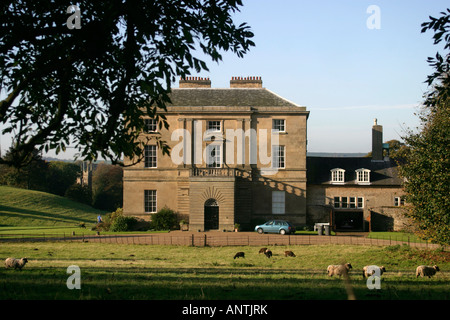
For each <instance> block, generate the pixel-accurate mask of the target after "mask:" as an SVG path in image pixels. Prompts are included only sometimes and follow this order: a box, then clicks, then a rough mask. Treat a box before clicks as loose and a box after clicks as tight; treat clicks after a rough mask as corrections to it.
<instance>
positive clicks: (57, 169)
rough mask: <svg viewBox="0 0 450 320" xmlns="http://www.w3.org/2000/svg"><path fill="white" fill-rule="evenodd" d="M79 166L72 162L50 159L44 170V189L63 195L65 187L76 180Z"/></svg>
mask: <svg viewBox="0 0 450 320" xmlns="http://www.w3.org/2000/svg"><path fill="white" fill-rule="evenodd" d="M79 174H80V166H79V165H78V164H76V163H72V162H64V161H51V162H50V163H49V165H48V170H47V172H46V179H45V181H46V191H47V192H50V193H53V194H57V195H59V196H64V194H65V193H66V191H67V189H68V188H69V187H70V186H71V185H73V184H74V183H75V182H76V181H77V177H78V175H79Z"/></svg>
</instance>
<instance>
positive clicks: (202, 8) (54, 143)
mask: <svg viewBox="0 0 450 320" xmlns="http://www.w3.org/2000/svg"><path fill="white" fill-rule="evenodd" d="M68 4H70V3H69V2H66V5H65V6H64V4H61V3H60V2H58V1H48V0H5V1H2V5H1V8H2V10H0V21H1V22H2V28H1V32H0V52H1V53H2V54H1V55H0V70H1V76H0V87H1V88H2V90H3V91H4V93H5V94H4V98H3V100H1V101H0V122H1V123H3V124H6V125H5V128H4V130H3V133H10V132H13V131H15V132H19V133H20V134H19V136H20V140H18V143H17V145H15V147H14V154H15V155H16V160H17V161H15V162H9V163H10V164H13V165H16V166H18V165H21V164H22V163H23V160H25V159H26V157H27V155H28V154H29V153H31V152H32V150H33V148H35V147H36V148H37V149H39V150H40V151H41V150H43V151H46V152H48V151H50V150H54V151H55V152H56V153H58V152H60V151H64V150H65V149H66V146H67V145H69V144H70V145H72V146H75V148H76V149H78V151H79V156H80V157H82V158H83V159H85V160H95V159H97V158H99V157H102V158H104V159H109V160H111V161H112V162H113V163H118V162H119V161H120V159H123V157H127V158H129V159H133V160H134V161H136V162H137V161H140V160H142V158H143V156H144V145H146V144H147V143H148V141H146V140H143V139H142V136H141V133H142V131H143V129H144V126H145V124H144V120H143V115H147V116H148V115H150V116H152V117H153V118H154V119H156V120H157V121H158V123H159V126H160V127H163V126H164V127H166V128H167V127H168V122H167V121H166V118H165V117H164V115H160V114H159V112H160V111H164V110H165V108H166V107H165V106H166V104H167V103H168V102H170V98H169V92H170V89H171V85H172V84H173V83H174V82H175V81H176V79H177V78H178V77H186V76H188V75H190V73H191V72H192V70H195V72H197V73H200V72H201V71H208V67H207V65H206V63H205V62H204V61H203V60H201V59H205V58H204V57H206V59H211V60H212V61H213V62H219V61H220V60H221V59H222V52H223V51H225V52H227V51H231V52H233V53H234V54H235V55H237V56H238V57H243V56H244V54H246V53H247V52H248V50H249V48H250V47H251V46H254V43H253V42H252V41H251V40H250V39H251V38H252V37H253V33H252V32H251V31H250V28H249V26H247V25H246V23H242V24H240V25H239V26H237V25H235V23H234V22H233V17H234V15H235V14H236V12H237V11H239V8H240V7H241V6H242V1H241V0H224V1H204V0H191V1H175V0H170V1H167V0H164V1H162V0H157V1H153V0H151V1H150V0H141V1H88V0H80V1H77V5H78V6H79V8H81V28H80V29H69V28H68V26H67V18H68V17H69V15H67V14H65V10H66V9H67V6H68ZM36 124H39V125H38V126H37V125H36ZM154 139H155V140H156V141H157V143H158V145H159V146H160V148H161V149H160V150H162V151H163V153H169V151H170V149H169V147H168V145H167V143H165V142H164V141H161V140H160V139H159V137H154ZM4 162H5V161H4Z"/></svg>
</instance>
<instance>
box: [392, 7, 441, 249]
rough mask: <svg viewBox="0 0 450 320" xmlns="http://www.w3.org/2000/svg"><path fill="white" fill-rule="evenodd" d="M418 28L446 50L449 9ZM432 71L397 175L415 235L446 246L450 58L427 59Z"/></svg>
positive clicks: (438, 55)
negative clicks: (430, 33)
mask: <svg viewBox="0 0 450 320" xmlns="http://www.w3.org/2000/svg"><path fill="white" fill-rule="evenodd" d="M430 19H431V21H430V22H426V23H424V24H422V26H423V29H422V32H425V31H427V30H434V32H435V34H434V37H433V38H434V40H435V44H436V43H439V42H440V41H442V40H445V42H446V44H445V47H444V49H445V50H448V49H450V9H447V13H445V12H442V17H440V18H439V19H437V18H433V17H430ZM428 61H429V63H430V66H432V67H433V68H434V69H435V71H434V73H433V74H432V75H430V76H429V77H428V79H427V83H428V84H429V85H430V87H431V89H430V91H429V92H428V93H427V94H426V95H425V98H426V99H425V102H424V110H423V111H422V113H421V114H420V119H421V121H422V129H421V131H420V132H419V133H415V132H412V131H410V132H408V135H407V136H406V137H405V138H404V140H405V143H406V145H407V152H406V156H405V157H406V161H405V163H404V164H403V165H402V166H401V174H402V176H403V177H404V178H405V179H406V182H405V184H404V185H405V190H406V192H407V197H406V201H407V202H409V203H410V204H411V205H412V206H411V207H410V210H409V211H408V213H407V215H408V216H409V217H411V218H412V219H413V220H414V221H415V222H416V224H417V227H418V229H419V231H418V232H419V235H420V236H421V237H423V238H425V239H430V240H432V241H433V242H436V243H441V244H449V243H450V209H449V208H450V175H449V170H450V148H449V146H450V54H449V53H448V52H446V55H445V57H442V56H441V55H440V54H439V53H438V54H436V58H428Z"/></svg>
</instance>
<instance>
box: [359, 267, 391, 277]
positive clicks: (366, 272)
mask: <svg viewBox="0 0 450 320" xmlns="http://www.w3.org/2000/svg"><path fill="white" fill-rule="evenodd" d="M369 267H372V268H371V270H369ZM373 267H377V266H365V267H364V268H363V278H366V277H367V278H368V277H370V276H373V275H374V274H375V270H374V269H373ZM378 268H379V269H380V277H381V276H382V275H383V273H384V272H386V268H385V267H384V266H381V267H378Z"/></svg>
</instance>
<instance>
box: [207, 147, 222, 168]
mask: <svg viewBox="0 0 450 320" xmlns="http://www.w3.org/2000/svg"><path fill="white" fill-rule="evenodd" d="M213 151H219V155H217V154H214V156H210V153H211V152H213ZM205 152H206V167H207V168H211V169H214V168H222V161H223V152H222V145H220V144H216V143H210V144H208V145H206V148H205ZM210 159H214V160H219V161H218V162H217V161H214V162H212V163H210ZM214 164H215V165H214Z"/></svg>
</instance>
